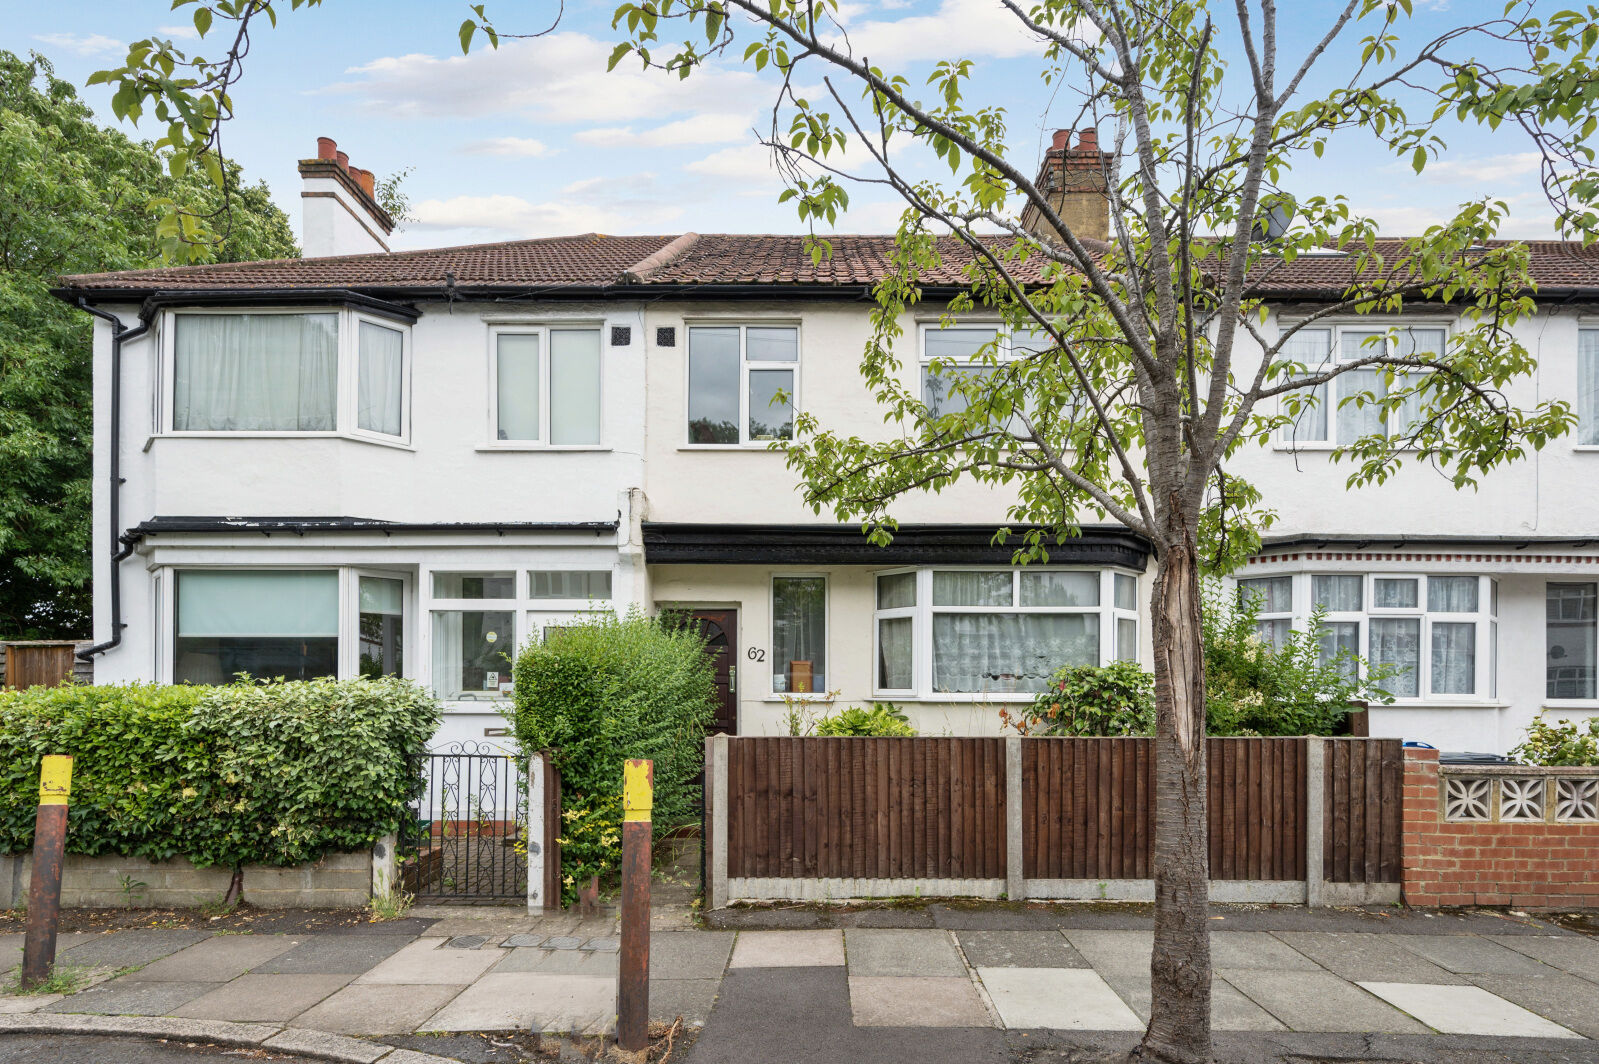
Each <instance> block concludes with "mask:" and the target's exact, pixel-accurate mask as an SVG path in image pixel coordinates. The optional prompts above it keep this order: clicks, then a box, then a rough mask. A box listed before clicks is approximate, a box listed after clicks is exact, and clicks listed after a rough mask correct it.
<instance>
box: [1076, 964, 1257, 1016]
mask: <svg viewBox="0 0 1599 1064" xmlns="http://www.w3.org/2000/svg"><path fill="white" fill-rule="evenodd" d="M1096 971H1098V972H1099V974H1100V976H1101V977H1102V978H1103V979H1104V980H1105V982H1106V984H1107V985H1109V986H1110V988H1111V989H1112V990H1114V991H1116V996H1117V997H1119V998H1121V999H1122V1000H1123V1001H1125V1002H1126V1003H1127V1007H1128V1008H1130V1009H1132V1010H1133V1012H1134V1013H1135V1014H1136V1015H1137V1016H1138V1019H1139V1020H1140V1022H1142V1023H1148V1022H1149V1012H1150V998H1151V994H1150V985H1149V961H1148V960H1147V959H1145V960H1144V961H1143V962H1142V963H1141V964H1129V965H1125V966H1122V967H1115V968H1099V969H1096ZM1210 1026H1211V1028H1212V1029H1213V1030H1217V1031H1281V1030H1285V1029H1286V1028H1284V1027H1283V1025H1282V1024H1281V1023H1280V1022H1278V1020H1277V1019H1276V1017H1274V1016H1272V1014H1271V1013H1269V1012H1267V1011H1266V1010H1265V1009H1263V1008H1261V1007H1260V1006H1259V1005H1257V1004H1255V1003H1254V1002H1253V1001H1251V1000H1249V998H1247V997H1245V996H1244V995H1243V994H1242V993H1241V992H1240V991H1239V990H1237V989H1236V988H1234V987H1232V986H1230V985H1228V983H1227V982H1226V980H1223V979H1215V980H1212V982H1211V985H1210Z"/></svg>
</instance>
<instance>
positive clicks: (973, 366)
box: [921, 325, 1055, 417]
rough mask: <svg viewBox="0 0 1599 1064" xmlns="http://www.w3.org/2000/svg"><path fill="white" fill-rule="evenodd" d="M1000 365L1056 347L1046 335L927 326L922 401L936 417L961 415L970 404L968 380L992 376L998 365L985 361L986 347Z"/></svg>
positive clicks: (989, 328) (924, 329) (922, 365)
mask: <svg viewBox="0 0 1599 1064" xmlns="http://www.w3.org/2000/svg"><path fill="white" fill-rule="evenodd" d="M991 344H992V345H996V346H994V347H993V348H991V350H992V351H993V354H994V358H995V359H997V360H998V361H999V362H1004V361H1007V360H1010V359H1016V358H1024V357H1026V356H1028V355H1031V354H1036V353H1038V352H1041V351H1048V350H1049V349H1050V348H1052V347H1053V346H1054V344H1055V341H1054V339H1053V338H1052V337H1051V336H1050V335H1049V334H1048V333H1046V332H1043V331H1034V330H1017V331H1014V332H1001V330H1000V329H998V328H996V327H994V326H991V325H989V326H966V325H963V326H951V327H950V328H947V329H946V328H939V327H938V326H936V325H927V326H924V327H923V329H922V359H921V370H922V402H923V403H925V404H926V405H927V412H928V413H929V414H930V415H932V416H933V417H939V416H941V415H944V414H958V413H960V412H961V411H963V410H965V409H967V407H969V406H970V405H971V404H970V402H969V401H968V398H967V396H966V395H964V394H962V392H961V388H962V387H963V386H964V385H965V384H966V383H967V382H969V381H973V380H977V379H979V378H983V377H988V376H991V375H992V374H993V373H994V372H995V371H996V370H997V369H998V365H997V364H996V363H995V362H992V361H985V360H984V359H983V356H982V351H983V349H984V347H985V346H987V345H991Z"/></svg>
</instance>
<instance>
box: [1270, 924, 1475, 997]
mask: <svg viewBox="0 0 1599 1064" xmlns="http://www.w3.org/2000/svg"><path fill="white" fill-rule="evenodd" d="M1276 934H1277V937H1278V938H1280V939H1282V940H1283V941H1284V942H1286V943H1288V944H1289V945H1290V946H1292V947H1293V948H1294V949H1296V950H1298V951H1299V952H1300V953H1301V954H1303V955H1304V956H1306V957H1309V958H1310V959H1311V960H1313V961H1315V962H1316V963H1317V964H1319V965H1321V966H1322V967H1323V968H1326V969H1327V970H1328V971H1330V972H1332V973H1333V974H1334V975H1337V976H1341V977H1343V978H1345V979H1372V980H1376V981H1378V982H1384V983H1447V984H1454V985H1461V984H1464V983H1465V982H1467V979H1466V978H1465V977H1464V976H1461V975H1456V974H1455V973H1454V972H1451V971H1450V970H1449V969H1447V968H1441V967H1439V966H1438V965H1436V964H1434V963H1433V962H1432V961H1430V960H1428V959H1427V958H1425V957H1423V956H1422V955H1421V954H1419V953H1417V952H1416V951H1414V950H1409V949H1406V948H1405V947H1404V946H1402V945H1400V944H1399V943H1398V942H1397V941H1396V940H1395V936H1389V935H1373V934H1365V933H1359V932H1342V931H1278V932H1277V933H1276Z"/></svg>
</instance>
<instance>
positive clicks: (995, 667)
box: [874, 568, 1138, 697]
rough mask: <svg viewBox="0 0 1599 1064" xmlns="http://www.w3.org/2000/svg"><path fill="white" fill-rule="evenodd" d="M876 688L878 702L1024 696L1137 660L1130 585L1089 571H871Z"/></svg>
mask: <svg viewBox="0 0 1599 1064" xmlns="http://www.w3.org/2000/svg"><path fill="white" fill-rule="evenodd" d="M876 595H877V601H876V607H877V609H876V615H875V618H874V620H875V626H876V632H875V639H876V651H877V653H876V678H875V681H876V688H877V692H878V693H879V694H882V695H885V696H892V695H896V694H897V695H902V696H928V697H936V696H938V695H941V694H952V695H988V694H1025V693H1032V692H1037V691H1042V690H1043V689H1044V687H1045V686H1046V685H1047V683H1048V682H1049V678H1050V677H1051V676H1052V675H1054V673H1055V672H1056V670H1058V669H1060V668H1061V667H1063V666H1066V665H1101V664H1105V663H1106V662H1108V661H1111V660H1114V659H1118V658H1125V659H1129V660H1135V659H1136V658H1137V656H1138V612H1137V610H1138V596H1137V581H1136V579H1135V578H1134V577H1133V576H1131V575H1130V574H1127V573H1116V572H1112V571H1108V570H1098V569H1056V568H1033V569H1027V568H1022V569H1017V568H1003V569H998V568H996V569H975V568H963V569H954V568H950V569H932V568H927V569H914V570H900V571H897V572H886V573H879V574H878V576H877V588H876Z"/></svg>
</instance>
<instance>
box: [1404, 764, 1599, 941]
mask: <svg viewBox="0 0 1599 1064" xmlns="http://www.w3.org/2000/svg"><path fill="white" fill-rule="evenodd" d="M1404 803H1405V804H1404V808H1405V842H1404V851H1405V852H1404V866H1405V877H1404V883H1405V900H1406V901H1407V902H1409V903H1410V904H1412V905H1508V906H1511V907H1513V908H1518V909H1577V908H1590V909H1591V908H1599V768H1538V767H1530V766H1521V765H1503V766H1500V765H1494V766H1483V765H1440V764H1439V763H1438V751H1436V750H1416V749H1409V750H1406V751H1405V799H1404Z"/></svg>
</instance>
